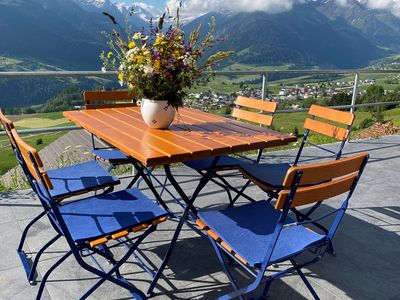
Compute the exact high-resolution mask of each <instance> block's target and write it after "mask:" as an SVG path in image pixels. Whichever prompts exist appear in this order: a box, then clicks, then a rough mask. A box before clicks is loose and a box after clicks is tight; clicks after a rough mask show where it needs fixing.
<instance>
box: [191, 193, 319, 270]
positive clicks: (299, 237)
mask: <svg viewBox="0 0 400 300" xmlns="http://www.w3.org/2000/svg"><path fill="white" fill-rule="evenodd" d="M198 216H199V218H200V219H201V220H202V221H203V222H204V223H205V224H206V225H207V226H208V227H209V228H210V229H211V230H213V231H214V232H215V233H216V234H217V236H219V237H220V238H221V240H222V241H223V242H225V243H226V244H227V245H228V246H229V247H230V248H232V250H233V251H234V252H235V253H237V254H238V255H240V256H241V257H242V258H243V259H244V260H245V261H246V262H247V263H248V264H249V265H250V266H253V267H258V266H259V265H260V264H261V262H262V260H263V259H264V256H265V254H266V251H267V249H268V246H269V243H270V241H271V239H272V235H273V233H274V229H275V226H276V223H277V221H278V219H279V216H280V212H279V211H278V210H276V209H275V208H274V207H273V206H272V205H271V204H269V202H267V201H265V200H262V201H259V202H254V203H249V204H246V205H243V206H238V207H233V208H228V209H225V210H219V211H217V210H213V211H205V212H200V213H199V214H198ZM292 222H293V220H291V219H290V218H287V223H292ZM322 241H325V236H324V235H320V234H318V233H315V232H313V231H311V230H309V229H307V228H305V227H304V226H300V225H299V226H289V227H284V228H283V229H282V231H281V234H280V236H279V239H278V242H277V244H276V247H275V249H274V252H273V254H272V258H271V261H270V263H271V264H273V263H277V262H280V261H284V260H285V259H286V258H288V257H290V256H293V255H296V254H297V253H300V252H302V251H304V250H305V249H306V248H307V247H309V246H312V245H315V244H316V243H319V242H322Z"/></svg>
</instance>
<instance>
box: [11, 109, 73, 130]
mask: <svg viewBox="0 0 400 300" xmlns="http://www.w3.org/2000/svg"><path fill="white" fill-rule="evenodd" d="M11 119H12V120H14V121H15V122H14V123H15V126H16V127H17V129H35V128H44V127H58V126H70V125H73V123H72V122H69V121H68V120H67V119H65V118H64V117H63V115H62V112H51V113H40V114H31V115H28V116H27V117H26V118H24V116H21V115H19V116H16V118H13V117H12V116H11Z"/></svg>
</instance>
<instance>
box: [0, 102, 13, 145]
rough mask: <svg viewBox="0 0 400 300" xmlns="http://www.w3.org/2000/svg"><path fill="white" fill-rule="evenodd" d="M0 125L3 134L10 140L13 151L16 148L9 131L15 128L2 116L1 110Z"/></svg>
mask: <svg viewBox="0 0 400 300" xmlns="http://www.w3.org/2000/svg"><path fill="white" fill-rule="evenodd" d="M0 123H1V125H2V126H3V128H4V130H5V132H6V134H7V136H8V138H9V140H10V143H11V147H12V148H13V149H15V148H16V145H15V141H14V138H13V136H12V134H11V130H12V129H14V128H15V127H14V123H13V122H12V121H11V120H10V119H8V118H7V117H6V116H5V115H4V114H3V112H2V111H1V109H0Z"/></svg>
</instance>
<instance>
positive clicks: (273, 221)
mask: <svg viewBox="0 0 400 300" xmlns="http://www.w3.org/2000/svg"><path fill="white" fill-rule="evenodd" d="M368 157H369V156H368V154H367V153H362V154H359V155H356V156H353V157H350V158H345V159H341V160H336V161H334V162H328V163H321V164H315V165H309V166H307V167H293V168H291V169H290V170H289V171H288V173H287V176H286V178H285V186H286V187H290V189H289V190H285V191H281V192H280V195H279V197H278V202H277V204H276V206H275V208H277V209H275V208H273V207H272V205H271V204H270V203H269V202H267V201H259V202H256V203H249V204H245V205H243V206H240V207H233V208H228V209H224V210H221V211H205V212H199V213H198V217H199V219H197V221H196V223H197V224H198V225H199V226H200V228H202V229H204V230H206V231H207V234H208V238H209V240H210V242H211V244H212V245H213V248H214V250H215V252H216V254H217V257H218V259H219V261H220V263H221V266H222V268H223V270H224V272H225V273H226V274H227V276H228V278H229V281H230V283H231V285H232V287H233V289H234V291H233V292H231V293H228V294H226V295H223V296H221V297H219V298H218V299H233V298H236V297H238V298H240V299H244V298H243V295H245V294H247V293H250V292H253V291H254V290H256V289H257V288H258V287H260V286H261V285H262V284H265V286H264V289H263V292H262V294H263V296H267V295H268V292H269V288H270V286H271V284H272V282H273V281H274V280H276V279H278V278H281V277H283V276H285V275H288V274H290V273H293V272H296V273H297V274H298V275H299V276H300V277H301V279H302V281H303V282H304V283H305V285H306V286H307V288H308V290H309V291H310V293H311V294H312V296H313V298H314V299H319V297H318V295H317V293H316V292H315V290H314V289H313V288H312V286H311V284H310V283H309V281H308V280H307V278H306V276H305V275H304V273H303V272H302V270H301V269H302V268H304V267H306V266H308V265H311V264H314V263H316V262H317V261H319V260H320V259H322V257H323V256H324V254H325V252H326V251H327V249H328V248H329V244H330V242H331V241H332V239H333V237H334V235H335V232H336V231H337V228H338V226H339V224H340V222H341V220H342V218H343V216H344V214H345V211H346V209H347V206H348V202H349V199H350V198H351V196H352V194H353V192H354V189H355V187H356V185H357V183H358V181H359V179H360V176H361V174H362V172H363V170H364V168H365V165H366V163H367V161H368ZM321 167H322V170H325V171H327V170H328V169H329V170H330V171H332V170H333V171H332V173H330V174H329V170H328V172H326V173H325V174H324V175H321V176H319V177H318V176H316V172H315V170H316V169H317V168H321ZM318 179H319V180H318ZM328 179H331V180H328ZM333 179H336V181H333ZM305 182H308V187H302V184H304V183H305ZM311 182H314V184H311ZM344 193H347V195H346V197H345V199H344V200H343V202H342V204H341V206H340V207H339V208H337V209H334V210H333V211H330V212H329V213H325V214H323V215H321V216H319V217H317V218H314V219H309V220H305V221H302V222H296V221H294V220H292V219H291V218H290V217H289V212H290V208H291V207H295V206H298V205H304V204H311V203H313V202H317V201H323V200H326V199H329V198H332V197H334V196H337V195H340V194H344ZM310 195H313V196H315V197H316V199H310V198H309V197H308V196H310ZM252 207H253V208H255V210H253V211H254V212H255V213H257V212H259V211H260V208H264V209H265V211H268V212H269V215H265V216H263V217H262V218H263V219H264V220H261V219H259V218H258V219H257V220H253V221H249V218H252V217H253V218H254V216H251V215H249V211H251V208H252ZM260 214H261V213H258V217H260ZM238 216H239V217H238ZM328 217H331V218H333V221H332V222H331V226H330V228H329V231H328V233H324V232H322V233H317V232H312V231H310V230H309V229H307V228H305V226H306V225H307V226H312V225H313V224H314V223H315V222H316V221H320V220H322V219H326V218H328ZM240 218H242V219H241V221H240ZM246 218H247V221H246ZM265 219H267V221H265ZM268 219H269V221H268ZM227 220H228V221H227ZM224 222H231V223H227V224H228V225H226V228H228V227H229V228H228V229H225V231H224V229H223V228H224V225H223V224H224ZM259 222H260V223H259ZM249 224H252V226H253V227H249V226H250V225H249ZM260 224H261V225H260ZM264 224H267V225H264ZM265 226H266V227H265ZM253 230H255V231H253ZM257 230H258V231H257ZM260 230H261V232H260ZM235 231H238V232H239V233H238V235H237V236H239V237H242V238H243V235H241V233H240V232H244V231H246V232H249V231H251V234H252V235H251V237H257V238H260V236H262V237H268V239H264V241H268V242H263V243H261V242H260V240H262V238H260V240H259V241H258V243H259V248H251V246H252V245H250V248H251V249H250V250H249V249H248V248H247V252H246V251H244V249H246V248H244V247H243V245H241V243H246V241H247V240H243V241H238V240H236V242H235V241H232V239H229V238H228V237H229V236H230V237H231V238H232V236H234V235H233V234H232V232H235ZM291 232H292V234H291ZM294 233H295V234H294ZM224 234H225V236H224ZM248 234H250V233H248ZM293 240H296V241H298V242H296V243H295V244H293ZM302 241H303V242H304V243H303V244H301V242H302ZM291 243H292V245H290V244H291ZM249 244H250V243H249ZM255 245H257V244H255ZM286 245H289V246H286ZM290 246H291V247H290ZM260 249H262V252H260V251H259V250H260ZM288 249H289V250H288ZM306 251H307V252H309V251H310V252H311V253H313V254H314V257H313V258H312V259H310V260H308V261H306V262H304V263H298V262H297V261H296V259H297V256H298V255H300V254H301V253H303V252H306ZM254 253H257V254H256V255H255V254H254ZM255 256H257V257H256V259H257V260H256V259H254V257H255ZM248 257H249V258H250V259H253V261H252V262H251V263H249V262H250V260H249V259H248ZM226 258H228V261H232V260H233V261H235V262H236V263H237V264H238V265H240V266H241V267H243V268H244V269H245V270H246V271H247V272H249V273H250V274H251V275H252V276H254V278H255V280H254V281H253V282H252V283H251V284H249V285H248V286H246V287H243V288H240V287H239V286H238V285H237V283H236V281H235V279H234V277H233V276H232V274H231V272H230V271H229V266H228V263H227V261H226ZM248 261H249V262H248ZM283 261H289V262H290V263H291V264H292V267H289V268H287V269H285V270H282V271H278V272H274V273H273V274H272V275H270V276H267V277H265V273H266V271H267V267H269V266H271V265H274V264H276V263H280V262H283Z"/></svg>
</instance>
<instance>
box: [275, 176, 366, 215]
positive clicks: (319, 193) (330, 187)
mask: <svg viewBox="0 0 400 300" xmlns="http://www.w3.org/2000/svg"><path fill="white" fill-rule="evenodd" d="M357 175H358V174H353V175H350V176H346V177H344V178H340V179H338V180H335V181H329V182H325V183H321V184H318V185H315V186H310V187H300V188H298V189H297V192H296V195H295V197H294V200H293V202H292V206H291V207H298V206H302V205H306V204H311V203H316V202H319V201H323V200H325V199H329V198H332V197H335V196H338V195H341V194H343V193H346V192H348V191H349V190H350V189H351V187H352V186H353V184H354V181H355V179H356V177H357ZM289 192H290V191H288V190H284V191H282V192H281V193H280V194H279V197H278V200H277V202H276V204H275V208H276V209H283V207H284V204H285V201H286V198H287V197H288V195H289Z"/></svg>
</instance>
